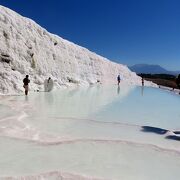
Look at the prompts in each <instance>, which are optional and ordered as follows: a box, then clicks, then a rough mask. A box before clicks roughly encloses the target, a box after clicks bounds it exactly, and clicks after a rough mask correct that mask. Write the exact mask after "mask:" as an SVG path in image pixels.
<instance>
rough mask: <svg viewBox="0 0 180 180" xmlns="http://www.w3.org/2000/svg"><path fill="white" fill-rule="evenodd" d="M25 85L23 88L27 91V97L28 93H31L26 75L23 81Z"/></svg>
mask: <svg viewBox="0 0 180 180" xmlns="http://www.w3.org/2000/svg"><path fill="white" fill-rule="evenodd" d="M23 83H24V86H23V87H24V89H25V95H26V96H27V95H28V91H29V83H30V80H29V76H28V75H26V77H25V78H24V79H23Z"/></svg>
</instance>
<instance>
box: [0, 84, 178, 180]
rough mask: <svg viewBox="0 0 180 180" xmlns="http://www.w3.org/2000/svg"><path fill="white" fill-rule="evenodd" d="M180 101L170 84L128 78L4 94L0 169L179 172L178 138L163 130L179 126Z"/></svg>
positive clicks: (122, 174) (144, 175)
mask: <svg viewBox="0 0 180 180" xmlns="http://www.w3.org/2000/svg"><path fill="white" fill-rule="evenodd" d="M179 107H180V97H179V96H178V95H174V94H173V93H171V92H167V91H162V90H159V89H155V88H145V87H144V88H141V87H135V86H125V85H123V86H121V87H119V88H118V87H117V86H92V87H89V88H77V89H66V90H58V91H53V92H50V93H43V92H42V93H30V94H29V96H28V97H24V96H12V97H6V98H5V99H3V101H1V103H0V112H1V116H0V135H1V137H0V148H1V153H0V177H3V179H4V177H14V176H18V177H22V176H23V177H24V176H25V177H26V178H28V177H29V176H31V177H40V176H39V174H41V173H47V174H48V177H46V178H45V177H44V175H42V176H43V178H44V179H50V176H51V175H52V172H53V171H56V172H61V175H62V172H68V173H70V174H72V178H71V179H88V177H89V178H91V179H92V178H93V179H95V177H97V178H105V179H126V180H131V179H133V180H134V179H137V180H139V179H143V180H146V179H147V180H149V179H155V180H156V179H158V180H161V179H163V180H166V179H167V180H169V179H173V180H176V179H179V178H180V172H179V167H180V141H175V140H172V139H168V138H167V136H168V132H167V131H166V129H180V121H178V120H179V119H180V111H179ZM142 126H146V127H142ZM149 126H150V128H149ZM152 127H153V128H152ZM154 127H158V128H162V129H163V130H161V129H157V128H154ZM164 129H165V130H164ZM76 175H78V177H77V176H76ZM46 176H47V175H46ZM84 176H85V178H83V177H84ZM53 177H54V178H53ZM53 177H51V178H52V179H66V178H62V176H61V177H60V176H59V175H58V173H57V176H56V175H55V176H53ZM41 178H42V177H41ZM67 179H68V178H67Z"/></svg>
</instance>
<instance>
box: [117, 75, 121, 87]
mask: <svg viewBox="0 0 180 180" xmlns="http://www.w3.org/2000/svg"><path fill="white" fill-rule="evenodd" d="M117 81H118V86H119V84H120V82H121V76H120V74H119V75H118V77H117Z"/></svg>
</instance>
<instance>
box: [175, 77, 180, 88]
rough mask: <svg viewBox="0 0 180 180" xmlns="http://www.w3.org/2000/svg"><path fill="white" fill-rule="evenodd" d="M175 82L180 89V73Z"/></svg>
mask: <svg viewBox="0 0 180 180" xmlns="http://www.w3.org/2000/svg"><path fill="white" fill-rule="evenodd" d="M176 84H177V87H178V88H179V89H180V74H179V75H178V77H177V78H176Z"/></svg>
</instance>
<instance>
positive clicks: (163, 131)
mask: <svg viewBox="0 0 180 180" xmlns="http://www.w3.org/2000/svg"><path fill="white" fill-rule="evenodd" d="M141 131H143V132H147V133H156V134H166V133H167V132H168V130H166V129H161V128H158V127H152V126H142V130H141Z"/></svg>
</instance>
